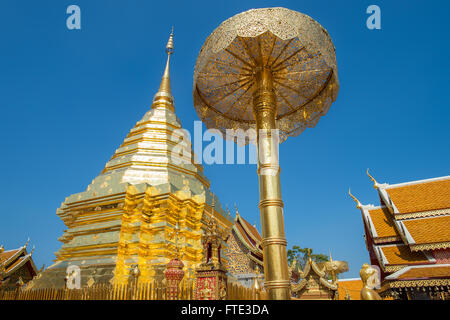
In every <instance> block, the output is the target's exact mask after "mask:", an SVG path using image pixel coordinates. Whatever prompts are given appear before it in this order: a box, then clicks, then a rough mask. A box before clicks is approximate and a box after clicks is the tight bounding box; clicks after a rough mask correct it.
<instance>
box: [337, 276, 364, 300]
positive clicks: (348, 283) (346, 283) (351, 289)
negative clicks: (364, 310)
mask: <svg viewBox="0 0 450 320" xmlns="http://www.w3.org/2000/svg"><path fill="white" fill-rule="evenodd" d="M362 287H363V284H362V281H361V279H349V280H345V279H342V280H338V294H339V300H345V295H346V293H348V294H349V295H350V299H351V300H361V289H362Z"/></svg>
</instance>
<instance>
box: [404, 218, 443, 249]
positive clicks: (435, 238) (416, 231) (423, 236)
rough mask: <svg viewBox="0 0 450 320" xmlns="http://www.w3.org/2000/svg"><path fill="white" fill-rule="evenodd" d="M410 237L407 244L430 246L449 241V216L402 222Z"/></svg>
mask: <svg viewBox="0 0 450 320" xmlns="http://www.w3.org/2000/svg"><path fill="white" fill-rule="evenodd" d="M400 223H402V224H403V226H404V227H405V228H406V230H407V232H408V233H409V236H410V241H409V244H413V245H418V244H432V243H437V242H447V241H450V215H445V216H439V217H430V218H419V219H409V220H402V221H401V222H400Z"/></svg>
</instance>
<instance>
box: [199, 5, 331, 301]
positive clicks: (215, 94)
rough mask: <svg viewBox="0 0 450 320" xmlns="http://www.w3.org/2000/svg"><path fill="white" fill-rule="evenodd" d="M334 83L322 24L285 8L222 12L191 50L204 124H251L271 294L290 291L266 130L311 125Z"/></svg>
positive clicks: (273, 142)
mask: <svg viewBox="0 0 450 320" xmlns="http://www.w3.org/2000/svg"><path fill="white" fill-rule="evenodd" d="M338 90H339V81H338V76H337V67H336V57H335V50H334V46H333V43H332V41H331V38H330V36H329V35H328V33H327V31H326V30H325V29H324V28H323V27H322V26H321V25H320V24H319V23H317V22H316V21H315V20H313V19H312V18H310V17H308V16H306V15H304V14H302V13H299V12H296V11H292V10H288V9H285V8H265V9H253V10H249V11H246V12H243V13H240V14H237V15H235V16H233V17H231V18H229V19H228V20H226V21H225V22H223V23H222V24H221V25H220V26H219V27H218V28H217V29H216V30H214V32H213V33H212V34H211V35H210V36H209V37H208V38H207V39H206V41H205V43H204V44H203V47H202V49H201V50H200V53H199V55H198V58H197V63H196V66H195V71H194V106H195V109H196V111H197V113H198V115H199V117H200V119H201V120H202V121H203V122H204V123H205V125H206V127H207V128H209V129H212V128H214V129H218V130H220V131H221V132H223V133H224V134H225V137H226V138H234V137H232V136H230V135H227V129H242V130H247V129H256V134H257V138H258V139H257V140H258V175H259V186H260V205H259V207H260V211H261V225H262V235H263V242H262V246H263V250H264V273H265V288H267V289H268V290H269V295H270V297H271V298H272V299H289V298H290V293H289V287H290V281H289V275H288V267H287V258H286V239H285V235H284V222H283V209H282V208H283V202H282V199H281V189H280V178H279V165H278V160H277V159H278V158H277V150H278V149H277V147H278V145H277V141H278V140H277V139H274V135H275V134H274V133H279V141H281V142H282V141H284V140H285V139H286V138H287V137H288V136H297V135H299V134H300V133H301V132H302V131H303V130H304V129H305V128H307V127H314V126H315V125H316V123H317V121H318V120H319V118H320V117H321V116H322V115H325V114H326V113H327V111H328V109H329V107H330V105H331V104H332V103H333V102H334V101H335V99H336V96H337V93H338ZM274 130H275V131H274ZM276 130H278V131H276ZM228 133H229V132H228ZM246 142H247V141H245V143H246Z"/></svg>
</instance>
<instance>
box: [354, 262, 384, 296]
mask: <svg viewBox="0 0 450 320" xmlns="http://www.w3.org/2000/svg"><path fill="white" fill-rule="evenodd" d="M377 273H378V272H377V270H376V269H375V268H373V267H371V266H369V265H368V264H367V263H364V264H363V265H362V267H361V271H360V272H359V275H360V276H361V281H362V283H363V287H362V289H361V300H382V299H381V297H380V295H379V294H378V293H377V292H376V291H375V290H373V286H372V284H371V282H372V278H373V277H374V276H376V275H377Z"/></svg>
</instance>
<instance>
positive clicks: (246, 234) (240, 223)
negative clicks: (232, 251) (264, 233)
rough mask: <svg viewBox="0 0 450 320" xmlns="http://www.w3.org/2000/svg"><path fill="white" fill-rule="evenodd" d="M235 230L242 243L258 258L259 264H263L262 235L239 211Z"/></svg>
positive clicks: (234, 226)
mask: <svg viewBox="0 0 450 320" xmlns="http://www.w3.org/2000/svg"><path fill="white" fill-rule="evenodd" d="M234 221H235V222H234V225H233V230H234V231H235V233H236V235H237V236H238V238H239V239H240V240H241V242H242V243H243V244H244V245H245V246H246V247H247V248H248V249H249V250H250V252H252V253H253V254H254V256H255V258H257V260H258V263H262V258H263V251H262V247H261V241H262V238H261V235H260V234H259V232H258V230H257V229H256V227H254V226H252V225H251V224H250V223H249V222H248V221H247V220H245V219H244V218H243V217H242V216H241V215H240V214H239V212H238V211H236V217H235V219H234Z"/></svg>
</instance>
